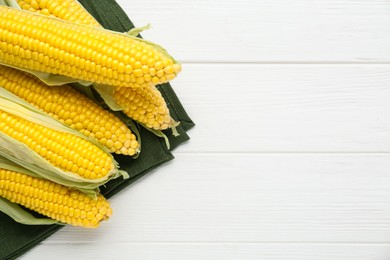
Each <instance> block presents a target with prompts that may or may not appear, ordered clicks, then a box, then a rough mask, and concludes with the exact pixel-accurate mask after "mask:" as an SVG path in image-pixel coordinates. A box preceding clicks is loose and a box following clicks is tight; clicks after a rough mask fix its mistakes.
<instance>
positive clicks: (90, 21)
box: [17, 0, 99, 26]
mask: <svg viewBox="0 0 390 260" xmlns="http://www.w3.org/2000/svg"><path fill="white" fill-rule="evenodd" d="M17 2H18V4H19V6H20V7H21V8H22V9H23V10H27V11H30V12H36V13H39V14H42V15H47V16H53V17H57V18H60V19H63V20H67V21H70V22H76V23H81V24H85V25H91V26H99V23H98V22H97V21H96V20H95V19H94V18H93V16H92V15H90V14H89V13H88V12H87V11H85V9H84V7H83V6H82V5H81V4H80V3H79V2H77V1H74V0H50V1H49V0H17Z"/></svg>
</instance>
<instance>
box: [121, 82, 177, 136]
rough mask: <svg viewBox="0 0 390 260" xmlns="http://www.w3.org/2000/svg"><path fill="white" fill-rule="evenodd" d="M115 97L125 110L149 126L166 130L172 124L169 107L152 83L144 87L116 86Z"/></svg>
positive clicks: (128, 114)
mask: <svg viewBox="0 0 390 260" xmlns="http://www.w3.org/2000/svg"><path fill="white" fill-rule="evenodd" d="M114 97H115V99H116V101H117V102H118V104H119V105H121V106H122V107H124V110H123V112H124V113H125V114H126V115H127V116H128V117H130V118H132V119H134V120H136V121H138V122H140V123H143V124H145V125H146V126H147V127H149V128H153V129H156V130H164V129H167V128H168V127H170V126H172V122H173V121H172V118H171V117H170V115H169V109H168V107H167V105H166V103H165V100H164V98H163V97H162V95H161V93H160V91H158V89H157V88H156V87H154V86H152V85H150V86H147V87H144V88H137V89H132V88H116V89H115V92H114Z"/></svg>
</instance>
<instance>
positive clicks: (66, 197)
mask: <svg viewBox="0 0 390 260" xmlns="http://www.w3.org/2000/svg"><path fill="white" fill-rule="evenodd" d="M0 197H3V198H6V199H8V200H9V201H11V202H14V203H17V204H20V205H22V206H24V207H26V208H28V209H31V210H33V211H36V212H38V213H40V214H42V215H45V216H47V217H50V218H52V219H55V220H58V221H61V222H63V223H67V224H70V225H74V226H82V227H86V228H96V227H98V226H99V224H100V222H101V221H102V220H107V219H108V218H109V217H110V216H111V214H112V210H111V207H110V204H109V202H108V201H107V200H106V199H105V198H104V197H103V196H102V195H101V194H99V195H98V196H97V199H96V200H94V199H91V198H90V197H88V196H87V195H86V194H84V193H81V192H79V191H77V190H73V189H71V188H68V187H66V186H63V185H59V184H57V183H54V182H51V181H48V180H44V179H40V178H36V177H31V176H29V175H25V174H22V173H18V172H14V171H9V170H6V169H0Z"/></svg>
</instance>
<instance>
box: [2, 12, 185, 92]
mask: <svg viewBox="0 0 390 260" xmlns="http://www.w3.org/2000/svg"><path fill="white" fill-rule="evenodd" d="M0 62H2V63H5V64H8V65H10V66H16V67H19V68H23V69H32V70H37V71H42V72H47V73H53V74H60V75H64V76H68V77H71V78H77V79H81V80H85V81H90V82H96V83H101V84H108V85H111V86H119V87H143V86H145V85H148V84H150V83H153V84H154V85H157V84H160V83H164V82H167V81H169V80H172V79H173V78H175V76H176V74H177V73H179V72H180V70H181V65H180V64H178V63H175V62H174V60H173V59H171V58H170V57H168V56H166V55H165V54H163V53H162V52H160V51H159V49H158V48H155V47H154V46H153V45H150V44H147V43H145V42H143V41H141V40H139V39H138V38H134V37H127V36H125V35H122V34H118V33H114V32H111V31H108V30H104V29H101V28H96V27H92V26H86V25H81V24H76V23H69V22H67V21H62V20H59V19H53V18H51V17H48V16H42V15H36V14H35V13H31V12H26V11H23V10H22V11H21V10H17V9H14V8H9V7H6V6H0Z"/></svg>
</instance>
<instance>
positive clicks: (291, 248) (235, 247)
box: [21, 242, 390, 260]
mask: <svg viewBox="0 0 390 260" xmlns="http://www.w3.org/2000/svg"><path fill="white" fill-rule="evenodd" d="M389 255H390V246H389V245H375V244H374V245H370V244H368V245H367V244H348V245H343V244H328V245H326V244H257V243H255V244H251V243H249V244H246V243H244V244H241V243H238V244H236V243H217V244H208V243H195V244H192V243H190V244H188V243H168V244H166V243H162V244H159V243H126V242H122V243H115V244H111V243H110V244H107V243H93V244H85V243H81V244H78V243H71V242H69V243H60V244H57V243H56V244H53V243H50V244H48V243H46V242H45V243H43V244H42V245H40V246H39V247H36V248H34V249H33V250H32V251H31V252H29V254H28V255H26V257H22V258H21V260H23V259H26V260H27V259H42V258H47V259H58V260H60V259H134V260H156V259H170V260H183V259H185V260H199V259H202V260H227V259H231V260H236V259H243V260H250V259H251V260H268V259H272V260H368V259H369V260H383V259H387V258H388V256H389Z"/></svg>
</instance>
